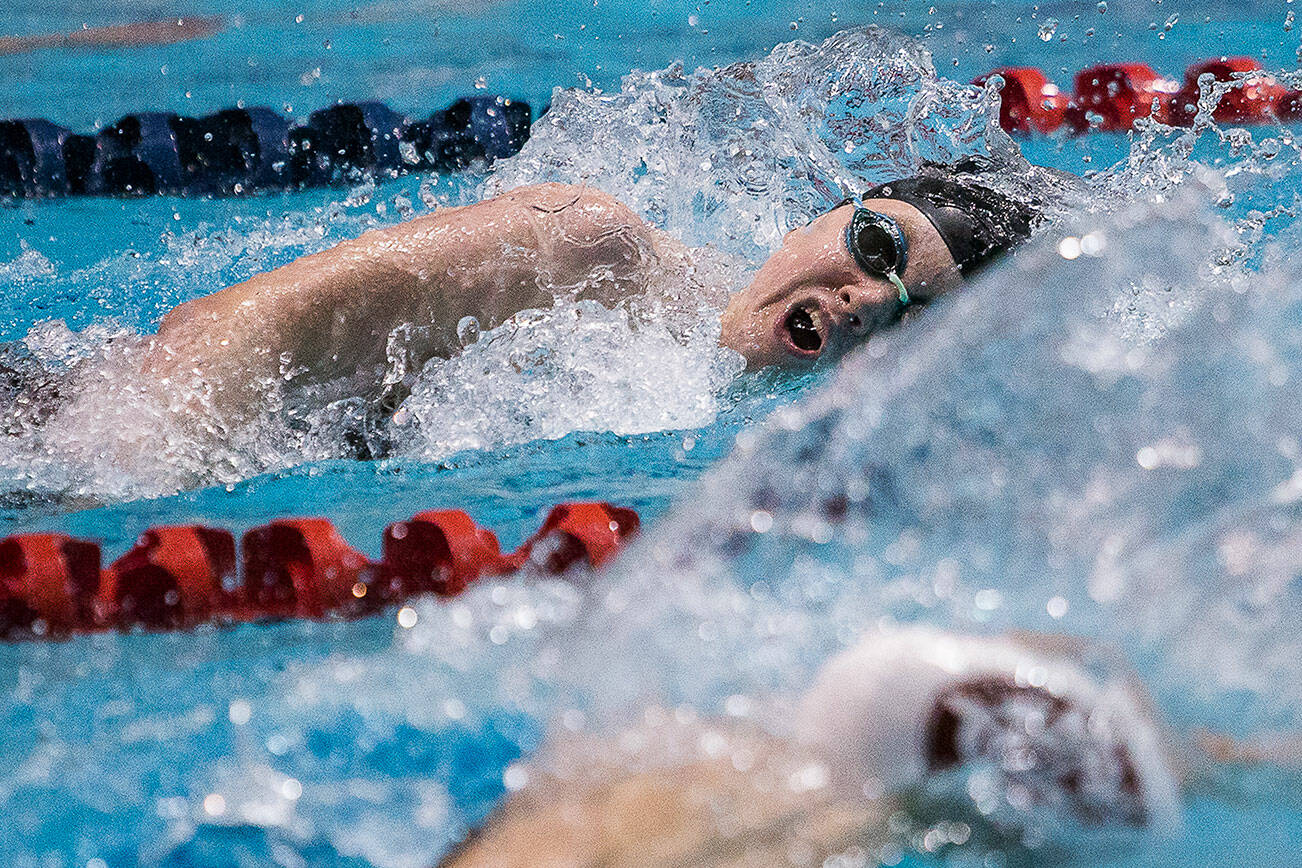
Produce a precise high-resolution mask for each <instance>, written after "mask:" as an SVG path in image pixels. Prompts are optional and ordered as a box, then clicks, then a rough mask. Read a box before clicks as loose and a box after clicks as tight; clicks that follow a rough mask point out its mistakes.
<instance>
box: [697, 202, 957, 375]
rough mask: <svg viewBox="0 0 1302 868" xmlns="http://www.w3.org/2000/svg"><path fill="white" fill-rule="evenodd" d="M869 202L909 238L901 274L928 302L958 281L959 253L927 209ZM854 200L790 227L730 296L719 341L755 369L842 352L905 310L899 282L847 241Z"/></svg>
mask: <svg viewBox="0 0 1302 868" xmlns="http://www.w3.org/2000/svg"><path fill="white" fill-rule="evenodd" d="M864 206H865V207H867V208H869V209H870V210H872V211H875V212H877V213H879V214H883V215H885V216H887V217H889V218H891V220H893V221H894V222H895V224H896V225H897V226H898V227H899V230H900V231H901V232H902V234H903V235H904V238H905V240H906V241H907V244H908V260H907V264H906V266H905V268H904V271H903V273H901V274H900V275H899V278H900V279H901V280H902V281H903V283H904V286H905V288H906V289H907V290H908V295H909V298H910V299H911V300H913V301H921V302H925V301H928V300H930V299H932V298H934V297H935V296H937V295H939V294H941V293H943V292H947V291H948V290H950V289H952V288H953V287H955V286H957V285H958V283H959V281H960V279H961V278H960V276H959V272H958V268H957V266H955V264H954V259H953V257H952V256H950V254H949V250H948V248H946V247H945V242H944V241H943V240H941V237H940V233H939V232H937V231H936V227H934V226H932V225H931V222H930V221H929V220H927V218H926V217H925V216H923V214H922V212H921V211H919V210H918V209H916V208H914V207H913V206H912V205H909V204H907V203H904V202H898V201H895V200H893V199H870V200H866V201H865V202H864ZM853 214H854V206H852V205H843V206H841V207H840V208H837V209H835V210H833V211H829V212H828V213H826V214H824V215H822V216H820V217H818V218H817V219H815V220H814V221H813V222H812V223H810V224H809V225H808V226H803V227H801V228H799V229H794V230H792V231H791V232H789V233H787V237H786V238H785V239H783V241H782V247H780V248H779V249H778V251H777V252H776V253H774V254H773V255H772V256H771V257H769V260H768V261H767V262H765V263H764V265H763V267H762V268H760V270H759V273H758V274H756V275H755V280H754V281H753V282H752V283H751V285H750V286H748V287H747V288H746V289H744V290H742V291H741V292H739V293H737V294H736V295H734V296H733V297H732V299H731V300H730V301H729V302H728V309H727V310H726V311H725V312H724V314H723V332H722V335H721V337H720V343H722V344H723V345H724V346H726V347H729V348H731V349H734V350H736V351H737V352H739V353H741V354H742V355H743V356H745V357H746V361H747V363H748V365H749V366H750V367H751V368H760V367H764V366H766V365H786V366H799V365H801V364H809V363H811V362H813V361H815V360H816V359H818V358H821V357H822V356H824V355H826V354H829V353H842V352H844V351H845V350H847V349H848V348H850V347H852V346H854V345H855V344H857V343H860V342H862V341H863V340H864V339H866V338H867V337H868V335H869V334H871V333H872V332H873V331H874V330H875V329H878V328H881V327H883V326H886V325H889V324H890V323H891V322H893V321H894V320H895V319H896V318H897V317H898V316H899V312H900V308H901V305H900V300H899V297H900V293H899V289H898V288H897V287H896V286H895V285H894V284H893V283H892V282H891V281H890V280H888V279H887V278H885V277H882V276H880V275H877V274H869V273H867V272H865V271H864V270H863V269H862V268H860V266H859V264H858V263H857V262H856V261H855V257H854V255H853V254H851V252H850V250H849V249H848V248H847V247H846V243H845V232H846V227H847V226H848V225H849V223H850V218H851V216H852V215H853Z"/></svg>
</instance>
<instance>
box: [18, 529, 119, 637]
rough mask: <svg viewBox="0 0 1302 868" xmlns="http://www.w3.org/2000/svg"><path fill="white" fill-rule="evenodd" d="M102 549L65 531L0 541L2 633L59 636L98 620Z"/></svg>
mask: <svg viewBox="0 0 1302 868" xmlns="http://www.w3.org/2000/svg"><path fill="white" fill-rule="evenodd" d="M99 565H100V552H99V546H97V545H95V544H94V543H89V542H82V541H80V540H75V539H73V538H71V537H69V536H65V535H64V534H55V533H35V534H25V535H23V536H15V537H9V538H8V539H4V540H0V619H2V620H0V636H2V637H5V638H8V637H9V636H10V635H11V634H13V633H15V632H24V631H25V632H30V633H31V634H33V635H37V636H41V635H61V634H64V633H67V632H69V631H71V630H74V629H77V628H80V627H81V626H82V625H94V624H96V623H97V620H96V612H95V594H96V592H97V591H98V590H99V583H100V568H99Z"/></svg>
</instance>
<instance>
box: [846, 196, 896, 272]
mask: <svg viewBox="0 0 1302 868" xmlns="http://www.w3.org/2000/svg"><path fill="white" fill-rule="evenodd" d="M845 246H846V249H847V250H849V251H850V255H851V256H853V257H854V261H855V262H856V263H857V264H858V266H859V268H860V270H862V271H863V272H864V273H865V274H867V275H869V276H871V277H887V276H888V275H891V274H896V275H898V274H903V273H904V269H905V266H906V265H907V264H908V259H909V243H908V241H907V240H905V237H904V232H903V231H902V230H901V229H900V226H899V224H898V223H896V222H895V221H894V220H892V219H891V218H890V217H887V216H886V215H885V214H879V213H877V212H876V211H872V210H870V209H868V208H862V207H857V208H855V209H854V214H853V216H851V217H850V224H849V225H848V226H846V228H845Z"/></svg>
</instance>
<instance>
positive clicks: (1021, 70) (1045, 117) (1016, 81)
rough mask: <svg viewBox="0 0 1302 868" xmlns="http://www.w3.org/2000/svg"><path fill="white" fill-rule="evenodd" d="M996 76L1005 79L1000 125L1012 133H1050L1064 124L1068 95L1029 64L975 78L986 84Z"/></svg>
mask: <svg viewBox="0 0 1302 868" xmlns="http://www.w3.org/2000/svg"><path fill="white" fill-rule="evenodd" d="M993 75H998V76H1000V77H1002V78H1003V80H1004V89H1003V90H1002V91H1001V92H1000V100H1001V101H1000V104H999V125H1000V126H1002V127H1003V128H1004V129H1005V130H1007V131H1008V132H1010V133H1031V132H1035V133H1051V132H1053V131H1054V130H1056V129H1058V127H1060V126H1062V124H1063V121H1064V120H1065V115H1066V111H1067V103H1068V98H1067V94H1065V93H1063V92H1062V91H1061V90H1059V89H1058V85H1056V84H1054V83H1053V82H1051V81H1049V79H1047V78H1045V75H1044V73H1043V72H1040V70H1038V69H1033V68H1031V67H1029V66H1006V67H1004V68H1003V69H996V70H995V71H994V72H991V73H989V74H988V75H983V76H981V77H980V78H978V79H976V80H974V81H973V82H972V83H973V84H985V83H986V81H987V80H988V79H989V78H990V77H991V76H993Z"/></svg>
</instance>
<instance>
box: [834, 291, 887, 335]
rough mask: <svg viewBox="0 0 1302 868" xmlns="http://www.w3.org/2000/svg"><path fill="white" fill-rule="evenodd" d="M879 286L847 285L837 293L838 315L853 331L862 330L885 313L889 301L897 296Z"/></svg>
mask: <svg viewBox="0 0 1302 868" xmlns="http://www.w3.org/2000/svg"><path fill="white" fill-rule="evenodd" d="M894 293H895V290H894V288H892V289H891V291H890V294H889V295H888V294H887V293H885V292H883V291H882V290H881V289H880V288H878V287H864V286H846V287H842V289H841V291H840V292H839V293H837V305H836V315H837V318H838V319H840V320H841V321H842V322H844V323H845V325H846V326H848V327H849V329H850V330H851V331H852V332H856V333H857V332H862V331H864V330H865V329H867V328H869V327H870V326H872V325H873V324H874V323H875V322H876V321H877V320H878V319H880V318H881V316H882V315H883V311H884V309H885V307H886V305H887V303H888V302H891V301H893V300H894V298H895V295H894Z"/></svg>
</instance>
